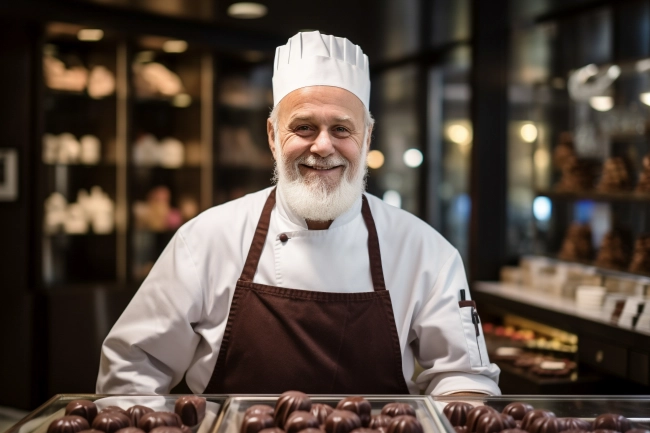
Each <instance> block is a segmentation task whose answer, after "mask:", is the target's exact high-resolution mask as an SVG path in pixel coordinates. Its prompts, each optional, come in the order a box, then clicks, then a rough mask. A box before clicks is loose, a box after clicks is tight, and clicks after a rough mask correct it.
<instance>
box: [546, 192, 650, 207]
mask: <svg viewBox="0 0 650 433" xmlns="http://www.w3.org/2000/svg"><path fill="white" fill-rule="evenodd" d="M535 195H536V196H544V197H548V198H550V199H552V200H567V201H577V200H593V201H601V202H627V203H649V204H650V194H644V193H638V192H632V191H630V192H624V191H622V192H616V193H613V192H612V193H605V192H597V191H583V192H563V191H553V190H537V191H535Z"/></svg>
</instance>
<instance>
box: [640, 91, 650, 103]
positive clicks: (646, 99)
mask: <svg viewBox="0 0 650 433" xmlns="http://www.w3.org/2000/svg"><path fill="white" fill-rule="evenodd" d="M639 99H640V100H641V102H643V103H644V104H645V105H650V92H646V93H641V94H640V95H639Z"/></svg>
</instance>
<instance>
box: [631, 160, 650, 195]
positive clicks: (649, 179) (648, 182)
mask: <svg viewBox="0 0 650 433" xmlns="http://www.w3.org/2000/svg"><path fill="white" fill-rule="evenodd" d="M635 191H636V192H641V193H644V194H650V154H647V155H646V156H644V157H643V168H642V170H641V174H639V181H638V182H637V184H636V189H635Z"/></svg>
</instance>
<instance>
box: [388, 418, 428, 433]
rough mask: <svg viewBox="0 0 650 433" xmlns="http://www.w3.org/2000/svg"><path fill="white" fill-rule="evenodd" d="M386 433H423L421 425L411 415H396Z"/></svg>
mask: <svg viewBox="0 0 650 433" xmlns="http://www.w3.org/2000/svg"><path fill="white" fill-rule="evenodd" d="M387 433H424V430H423V429H422V424H420V421H418V420H417V419H416V418H415V417H413V416H411V415H398V416H396V417H393V420H392V421H391V422H390V424H389V425H388V430H387Z"/></svg>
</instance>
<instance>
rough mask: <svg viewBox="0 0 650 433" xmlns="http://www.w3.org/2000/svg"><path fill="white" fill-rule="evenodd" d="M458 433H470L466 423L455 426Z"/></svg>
mask: <svg viewBox="0 0 650 433" xmlns="http://www.w3.org/2000/svg"><path fill="white" fill-rule="evenodd" d="M454 431H455V432H456V433H470V432H469V430H468V429H467V426H466V425H459V426H455V427H454Z"/></svg>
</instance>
